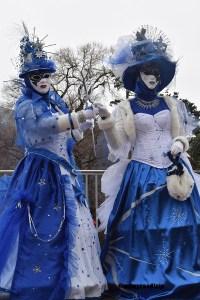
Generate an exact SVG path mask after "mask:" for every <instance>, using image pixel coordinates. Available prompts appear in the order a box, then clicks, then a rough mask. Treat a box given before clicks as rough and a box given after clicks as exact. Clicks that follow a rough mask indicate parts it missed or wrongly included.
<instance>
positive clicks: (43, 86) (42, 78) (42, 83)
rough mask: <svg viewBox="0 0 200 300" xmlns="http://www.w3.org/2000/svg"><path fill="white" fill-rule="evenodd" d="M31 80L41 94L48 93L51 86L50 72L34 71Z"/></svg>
mask: <svg viewBox="0 0 200 300" xmlns="http://www.w3.org/2000/svg"><path fill="white" fill-rule="evenodd" d="M29 80H30V83H31V86H32V87H33V89H34V90H35V91H36V92H38V93H40V94H46V93H48V91H49V89H50V87H51V74H50V73H39V72H38V73H33V74H31V75H29Z"/></svg>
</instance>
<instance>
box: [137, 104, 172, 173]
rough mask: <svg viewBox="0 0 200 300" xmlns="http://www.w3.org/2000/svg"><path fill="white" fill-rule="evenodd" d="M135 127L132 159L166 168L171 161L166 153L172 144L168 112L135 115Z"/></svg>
mask: <svg viewBox="0 0 200 300" xmlns="http://www.w3.org/2000/svg"><path fill="white" fill-rule="evenodd" d="M135 127H136V142H135V145H134V151H133V157H132V159H134V160H137V161H141V162H144V163H147V164H149V165H152V166H155V167H158V168H166V167H168V166H169V165H170V164H171V161H170V160H169V158H168V156H167V155H166V153H167V152H168V151H169V150H170V147H171V143H172V136H171V115H170V111H169V110H167V109H166V110H162V111H160V112H158V113H156V114H155V115H149V114H145V113H137V114H136V115H135Z"/></svg>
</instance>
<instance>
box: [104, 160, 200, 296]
mask: <svg viewBox="0 0 200 300" xmlns="http://www.w3.org/2000/svg"><path fill="white" fill-rule="evenodd" d="M166 172H167V171H166V169H158V168H154V167H152V166H149V165H146V164H144V163H140V162H136V161H131V162H130V163H129V165H128V167H127V170H126V172H125V175H124V178H123V182H122V184H121V187H120V191H119V193H118V196H117V198H116V200H115V204H114V207H113V210H112V213H111V215H110V218H109V222H108V228H107V236H106V240H105V244H104V247H103V251H102V263H103V266H104V270H105V274H106V277H107V280H108V284H109V285H110V287H111V288H112V289H113V290H114V292H116V293H117V295H118V294H119V295H121V296H119V297H120V299H140V300H141V299H149V300H150V299H168V300H169V299H181V300H183V299H188V300H189V299H190V300H191V299H192V300H197V299H200V197H199V194H198V191H197V188H196V186H195V187H194V189H193V192H192V195H191V197H190V198H189V199H187V200H186V201H183V202H180V201H177V200H175V199H173V198H171V197H170V196H169V194H168V191H167V188H166Z"/></svg>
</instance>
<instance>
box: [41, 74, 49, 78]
mask: <svg viewBox="0 0 200 300" xmlns="http://www.w3.org/2000/svg"><path fill="white" fill-rule="evenodd" d="M49 77H50V74H48V73H46V74H43V76H42V78H49Z"/></svg>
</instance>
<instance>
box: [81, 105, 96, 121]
mask: <svg viewBox="0 0 200 300" xmlns="http://www.w3.org/2000/svg"><path fill="white" fill-rule="evenodd" d="M82 113H83V115H84V117H85V119H86V120H90V119H95V117H96V115H97V114H98V109H97V108H95V107H93V108H92V109H86V110H82Z"/></svg>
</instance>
